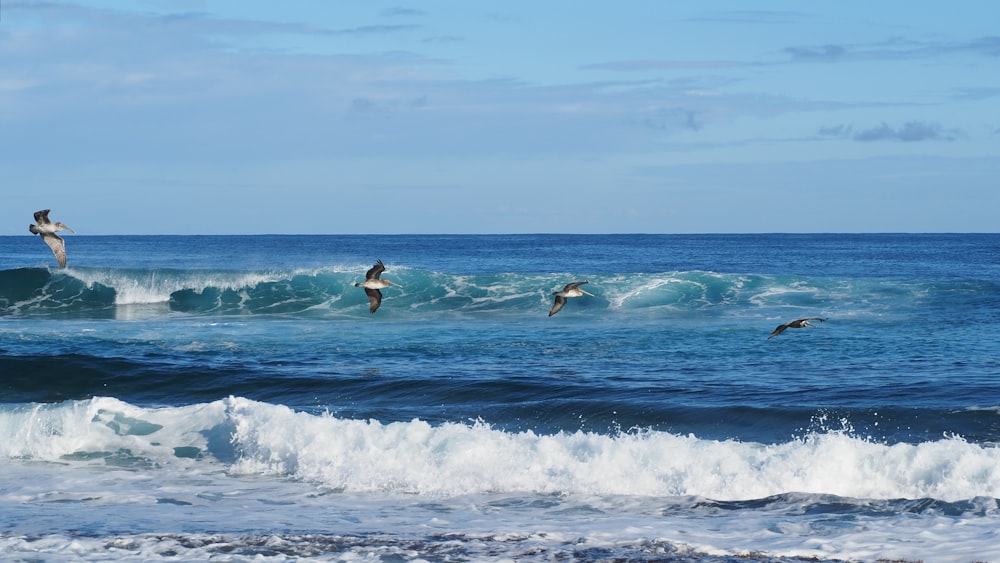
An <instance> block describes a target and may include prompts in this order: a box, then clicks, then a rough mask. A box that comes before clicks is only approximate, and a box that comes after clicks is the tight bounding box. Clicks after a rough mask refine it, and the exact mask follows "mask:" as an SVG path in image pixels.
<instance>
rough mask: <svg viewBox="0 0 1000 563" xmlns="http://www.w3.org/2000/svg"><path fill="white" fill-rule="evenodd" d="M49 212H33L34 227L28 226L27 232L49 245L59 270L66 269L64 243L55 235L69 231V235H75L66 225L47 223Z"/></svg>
mask: <svg viewBox="0 0 1000 563" xmlns="http://www.w3.org/2000/svg"><path fill="white" fill-rule="evenodd" d="M49 211H51V210H50V209H43V210H41V211H36V212H35V223H37V224H36V225H28V230H29V231H31V234H34V235H40V236H41V237H42V240H44V241H45V244H47V245H49V248H51V249H52V254H55V255H56V262H58V263H59V267H60V268H65V267H66V241H64V240H63V239H62V237H61V236H59V235H57V234H56V233H58V232H59V231H69V232H71V233H76V231H74V230H73V229H71V228H69V227H67V226H66V225H64V224H62V223H60V222H58V221H57V222H55V223H53V222H52V221H49Z"/></svg>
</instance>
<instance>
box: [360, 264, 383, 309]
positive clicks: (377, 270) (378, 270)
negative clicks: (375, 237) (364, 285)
mask: <svg viewBox="0 0 1000 563" xmlns="http://www.w3.org/2000/svg"><path fill="white" fill-rule="evenodd" d="M384 271H385V264H383V263H382V261H381V260H379V261H378V262H376V263H375V265H374V266H372V267H371V268H369V269H368V271H367V272H365V279H366V280H377V279H378V277H379V276H381V275H382V272H384ZM372 312H373V313H374V312H375V311H372Z"/></svg>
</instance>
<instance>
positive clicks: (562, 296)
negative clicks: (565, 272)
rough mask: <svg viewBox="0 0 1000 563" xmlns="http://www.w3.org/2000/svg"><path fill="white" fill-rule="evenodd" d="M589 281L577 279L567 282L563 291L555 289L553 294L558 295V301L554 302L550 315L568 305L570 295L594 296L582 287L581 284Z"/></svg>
mask: <svg viewBox="0 0 1000 563" xmlns="http://www.w3.org/2000/svg"><path fill="white" fill-rule="evenodd" d="M585 283H587V282H586V281H576V282H573V283H568V284H566V287H564V288H563V289H562V291H553V292H552V295H555V296H556V302H555V303H553V304H552V310H551V311H549V316H550V317H551V316H552V315H554V314H556V313H558V312H559V311H560V310H561V309H562V308H563V306H565V305H566V299H567V298H569V297H580V296H581V295H589V296H591V297H593V296H594V294H592V293H587V292H586V291H584V290H582V289H580V287H579V286H581V285H583V284H585Z"/></svg>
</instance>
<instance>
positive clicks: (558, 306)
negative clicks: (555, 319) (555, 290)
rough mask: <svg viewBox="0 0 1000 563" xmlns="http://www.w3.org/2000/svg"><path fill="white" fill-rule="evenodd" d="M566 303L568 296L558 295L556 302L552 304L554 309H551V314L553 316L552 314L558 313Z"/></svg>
mask: <svg viewBox="0 0 1000 563" xmlns="http://www.w3.org/2000/svg"><path fill="white" fill-rule="evenodd" d="M565 304H566V298H565V297H563V296H562V295H556V302H555V303H553V304H552V309H551V310H550V311H549V316H550V317H551V316H552V315H554V314H556V313H558V312H559V310H560V309H562V308H563V305H565Z"/></svg>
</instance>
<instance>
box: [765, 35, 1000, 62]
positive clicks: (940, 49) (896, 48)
mask: <svg viewBox="0 0 1000 563" xmlns="http://www.w3.org/2000/svg"><path fill="white" fill-rule="evenodd" d="M782 52H783V53H784V54H785V55H786V56H787V57H788V62H794V63H803V62H805V63H809V62H824V63H828V62H850V61H876V60H903V59H924V58H933V57H941V56H947V55H955V54H963V53H967V54H973V55H981V56H987V57H998V56H1000V36H986V37H979V38H975V39H971V40H968V41H958V42H956V41H918V40H913V39H908V38H905V37H892V38H889V39H887V40H885V41H880V42H874V43H854V44H850V43H843V44H835V43H831V44H824V45H796V46H790V47H786V48H784V49H782Z"/></svg>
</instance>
